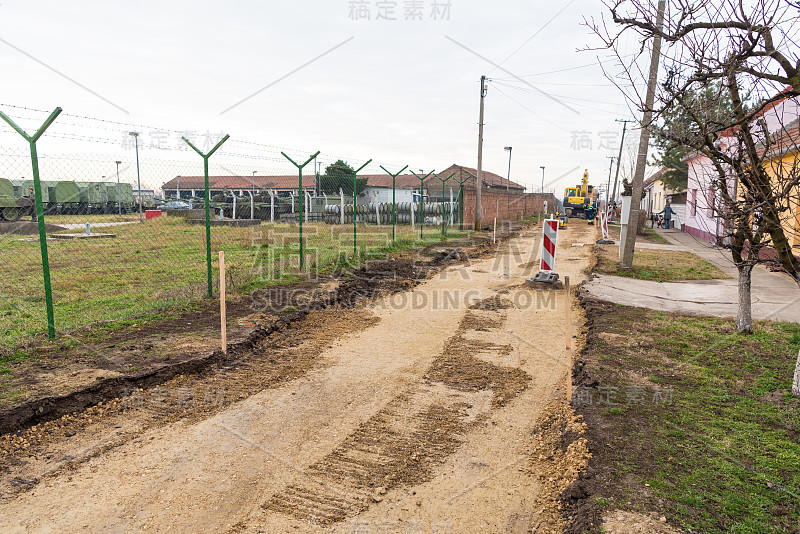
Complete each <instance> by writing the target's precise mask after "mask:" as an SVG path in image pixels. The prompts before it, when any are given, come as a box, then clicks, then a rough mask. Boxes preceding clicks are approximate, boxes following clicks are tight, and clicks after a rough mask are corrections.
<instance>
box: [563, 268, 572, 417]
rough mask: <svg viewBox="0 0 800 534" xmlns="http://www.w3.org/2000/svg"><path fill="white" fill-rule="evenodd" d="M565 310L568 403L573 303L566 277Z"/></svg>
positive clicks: (570, 375)
mask: <svg viewBox="0 0 800 534" xmlns="http://www.w3.org/2000/svg"><path fill="white" fill-rule="evenodd" d="M564 310H565V311H566V318H567V402H568V403H569V402H572V302H571V301H570V298H569V276H565V277H564Z"/></svg>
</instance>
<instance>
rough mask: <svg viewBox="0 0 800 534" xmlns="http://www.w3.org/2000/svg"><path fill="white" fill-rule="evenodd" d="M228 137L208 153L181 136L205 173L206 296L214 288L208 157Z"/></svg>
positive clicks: (223, 139) (227, 137) (212, 294)
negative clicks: (212, 282)
mask: <svg viewBox="0 0 800 534" xmlns="http://www.w3.org/2000/svg"><path fill="white" fill-rule="evenodd" d="M229 138H230V135H226V136H225V137H223V138H222V140H221V141H220V142H219V143H217V146H215V147H214V148H212V149H211V152H209V153H208V154H203V153H202V152H200V150H199V149H198V148H197V147H196V146H194V145H193V144H192V142H191V141H189V140H188V139H186V138H185V137H181V139H183V140H184V141H185V142H186V144H187V145H189V146H190V147H192V148H193V149H194V151H195V152H197V153H198V154H200V156H201V157H202V158H203V172H204V173H205V187H206V192H205V197H206V199H205V200H206V267H207V271H208V296H209V297H213V296H214V289H213V287H212V285H211V193H210V191H209V188H208V158H210V157H211V154H213V153H214V152H216V151H217V149H218V148H219V147H221V146H222V143H224V142H225V141H227V140H228V139H229Z"/></svg>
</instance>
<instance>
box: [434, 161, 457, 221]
mask: <svg viewBox="0 0 800 534" xmlns="http://www.w3.org/2000/svg"><path fill="white" fill-rule="evenodd" d="M455 175H456V173H453V174H451V175H450V176H448V177H447V178H445V179H444V180H442V177H441V176H439V175H438V174H437V175H435V176H436V177H437V178H438V179H439V181H440V182H442V206H444V183H445V182H446V181H447V180H449V179H450V178H452V177H453V176H455ZM442 211H444V210H442ZM444 228H445V225H444V213H442V235H446V232H445V229H444Z"/></svg>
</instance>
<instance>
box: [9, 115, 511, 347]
mask: <svg viewBox="0 0 800 534" xmlns="http://www.w3.org/2000/svg"><path fill="white" fill-rule="evenodd" d="M0 109H2V110H3V111H4V112H5V113H6V114H7V115H8V116H9V117H10V118H12V119H13V120H14V121H15V122H16V123H17V124H18V125H19V126H20V127H22V128H23V129H25V130H26V131H28V132H32V131H36V129H37V128H39V127H40V126H41V124H42V122H43V121H44V120H45V119H46V118H47V117H48V116H49V114H50V112H48V111H44V110H36V109H31V108H23V107H17V106H10V105H0ZM134 132H135V133H137V134H138V135H132V133H134ZM223 136H224V132H211V131H205V132H199V131H186V130H170V129H165V128H156V127H150V126H146V125H141V124H126V123H121V122H115V121H108V120H102V119H96V118H91V117H83V116H78V115H71V114H69V113H67V112H64V113H62V114H61V115H60V116H59V117H58V119H57V120H56V121H55V122H54V123H53V124H52V125H51V126H50V127H49V129H48V130H47V132H46V133H45V134H44V136H43V137H42V138H41V139H39V141H38V143H37V147H38V162H39V169H40V176H41V196H42V202H43V206H44V217H43V218H44V222H45V227H46V232H47V248H48V251H49V267H50V273H51V280H52V296H53V302H54V311H55V317H54V324H55V327H56V330H57V331H58V332H60V333H65V332H70V331H73V330H75V329H77V328H81V327H85V326H87V325H91V324H95V323H98V322H103V321H105V322H114V323H125V322H127V323H128V324H130V323H135V322H136V321H139V320H143V316H147V317H159V316H164V315H166V314H169V313H171V312H172V311H173V310H175V309H179V308H181V307H185V306H188V305H190V304H191V303H192V302H193V301H195V300H197V299H199V298H202V297H204V296H205V295H206V290H207V280H206V266H207V255H206V247H205V239H206V226H205V222H206V221H205V211H204V196H205V186H204V181H205V180H204V169H203V158H202V157H200V156H198V154H197V153H196V152H195V151H193V150H192V149H191V148H190V147H189V146H188V145H187V144H186V143H185V142H184V141H183V140H182V138H183V137H186V138H187V139H189V140H190V141H191V142H192V143H193V144H194V145H195V146H196V147H197V148H198V149H199V150H201V151H203V152H204V153H207V151H209V150H211V149H212V148H213V147H214V146H215V145H216V144H217V143H218V142H219V141H220V140H221V139H222V138H223ZM281 152H285V153H286V154H287V155H288V156H290V157H292V159H294V160H295V161H305V160H306V159H307V158H308V157H309V156H310V155H312V154H314V153H315V152H316V150H312V149H309V150H296V149H287V148H285V147H278V146H270V145H265V144H260V143H255V142H248V141H246V140H241V139H236V138H235V137H232V138H231V139H230V140H228V141H227V142H226V143H225V144H223V145H222V147H221V148H220V149H219V150H218V151H217V152H216V153H215V154H214V155H213V156H212V157H211V158H210V160H209V176H210V177H211V180H210V184H211V185H210V188H209V200H210V214H211V217H210V224H211V231H210V236H211V250H212V253H211V261H212V262H213V269H212V272H213V273H214V274H213V286H214V290H216V289H215V288H216V287H218V283H219V280H218V275H217V272H218V271H217V266H216V264H217V261H216V257H217V254H218V252H219V251H220V250H222V251H224V252H225V258H226V264H227V286H228V289H229V291H233V292H234V293H246V292H249V291H251V290H253V289H255V288H257V287H263V286H266V285H270V284H275V283H279V282H281V281H287V280H289V281H291V280H297V279H298V278H299V277H300V276H301V275H302V276H303V277H308V276H311V277H314V276H318V275H320V274H325V273H329V272H331V271H334V270H336V269H342V268H351V267H353V266H355V265H357V264H358V263H360V262H363V261H364V260H366V259H369V258H371V257H377V256H380V255H383V254H385V253H386V252H388V251H392V250H398V249H401V248H404V247H410V246H414V245H417V244H419V243H420V242H433V241H438V240H441V239H442V234H443V233H445V232H446V233H448V234H450V235H451V236H452V235H456V234H455V232H457V231H458V227H459V226H460V220H459V218H460V216H461V213H463V211H462V210H461V209H459V208H460V207H461V208H470V209H471V207H470V206H469V205H468V202H469V200H468V201H467V203H464V202H463V199H461V198H460V193H459V184H458V183H457V182H456V181H455V180H451V181H450V182H448V183H446V184H445V186H444V188H443V187H442V182H441V181H440V179H439V178H437V177H436V176H435V175H432V176H431V178H430V182H426V183H425V184H424V188H423V189H422V191H423V195H424V213H423V212H421V209H420V200H422V199H421V198H420V187H419V182H416V187H414V180H413V176H411V175H401V176H399V177H398V182H399V183H398V186H397V188H396V192H395V194H396V198H395V207H396V209H395V210H394V214H393V212H392V196H391V191H392V190H391V176H389V175H388V174H387V173H386V172H385V170H384V169H383V168H382V167H381V166H380V165H379V163H378V162H372V163H370V164H369V165H367V166H366V167H365V168H364V169H362V170H361V171H360V172H359V179H369V177H371V176H373V177H374V176H378V177H381V179H384V178H386V179H388V182H386V183H383V182H381V185H382V187H381V188H376V189H374V190H372V191H365V192H363V194H361V195H360V196H359V199H358V201H357V204H356V205H355V206H354V204H353V196H352V195H353V186H352V185H349V189H348V187H347V186H348V183H347V181H345V182H344V183H343V185H344V187H339V191H338V192H337V191H335V189H334V190H330V188H328V189H327V190H326V189H325V188H324V187H322V186H323V184H322V182H323V180H322V178H321V177H322V175H324V174H326V169H327V168H328V167H329V166H330V165H332V164H335V163H336V162H337V161H339V160H342V161H345V162H349V163H350V164H351V165H352V166H353V168H357V166H358V165H360V164H361V162H363V161H367V160H368V158H365V157H352V156H348V155H342V154H333V153H330V154H328V153H324V152H323V153H320V154H319V155H318V156H317V158H316V161H314V162H313V164H309V165H308V166H307V167H306V168H305V169H304V171H303V183H302V185H303V193H302V194H299V193H298V190H299V189H298V187H299V176H298V170H297V168H296V167H295V166H293V165H292V163H290V162H289V161H288V160H287V159H286V158H285V157H283V156H282V155H281ZM380 163H382V164H383V166H384V167H386V168H387V169H389V170H391V171H393V172H397V171H400V170H401V169H402V168H403V165H395V164H387V163H386V162H380ZM444 177H446V175H445V176H443V177H442V178H444ZM329 185H330V184H328V187H329ZM340 185H342V184H340ZM0 187H2V188H4V189H3V190H2V191H0V201H3V202H5V204H4V205H2V206H0V216H2V219H3V220H2V221H0V250H1V251H2V252H0V332H2V334H3V335H2V341H0V350H2V351H8V350H10V349H11V348H13V347H15V346H18V345H19V344H20V343H28V342H32V341H34V340H36V339H41V338H42V336H44V334H43V332H45V331H46V328H47V318H46V312H45V292H44V289H43V283H42V278H43V275H42V272H43V265H42V254H41V252H40V242H39V235H38V228H37V222H36V221H35V210H30V209H27V208H25V207H24V206H23V207H22V208H20V207H19V203H20V200H19V199H21V198H22V199H24V198H27V199H29V200H30V199H33V196H34V195H33V176H32V166H31V154H30V151H29V146H28V145H27V143H26V141H25V140H24V139H23V138H22V137H21V136H20V135H19V134H18V133H17V132H15V131H14V130H13V129H12V128H11V127H9V126H7V125H6V124H5V123H0ZM357 187H363V186H357ZM5 189H8V191H5ZM370 195H372V196H370ZM492 199H494V197H492ZM300 202H303V207H304V214H303V221H302V222H303V224H304V241H305V243H304V245H305V251H304V252H305V255H304V258H305V266H304V269H303V272H302V273H301V272H300V265H299V236H298V224H299V223H300V220H299V208H300ZM492 202H494V200H492ZM497 204H498V206H500V205H501V204H505V205H507V206H512V205H513V206H514V208H507V210H506V216H507V217H508V218H518V217H517V213H516V212H517V211H518V210H519V216H523V211H524V206H523V207H520V201H519V199H516V198H515V199H514V201H513V203H512V202H507V201H504V202H502V203H500V202H498V203H497ZM512 212H513V213H512ZM354 219H355V223H356V225H355V226H356V228H355V232H354V225H353V222H354ZM393 220H396V222H397V226H396V233H395V235H394V241H393V233H392V221H393ZM420 224H422V226H423V228H422V232H420ZM354 244H355V245H356V246H355V247H354ZM354 249H355V251H356V252H355V255H354V253H353V251H354ZM145 318H146V317H145Z"/></svg>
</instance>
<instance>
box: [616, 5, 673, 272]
mask: <svg viewBox="0 0 800 534" xmlns="http://www.w3.org/2000/svg"><path fill="white" fill-rule="evenodd" d="M665 2H666V0H659V2H658V18H657V19H656V28H658V29H659V30H660V29H661V27H662V25H663V24H664V4H665ZM660 56H661V35H660V34H657V35H656V36H655V38H654V39H653V56H652V57H651V58H650V79H649V80H648V81H647V95H646V96H645V110H644V116H643V117H642V131H641V136H640V137H639V153H638V157H637V159H636V174H634V175H633V190H632V191H631V209H630V214H629V215H628V231H627V232H626V233H625V241H624V247H625V248H624V250H623V252H622V268H623V269H630V268H632V267H633V250H634V248H636V231H637V230H638V228H639V211H640V209H639V208H640V204H641V202H642V188H643V182H644V169H645V166H646V165H647V149H648V148H649V146H650V122H651V121H652V120H653V102H654V101H655V98H656V82H657V81H658V80H657V79H658V63H659V59H660ZM622 245H623V244H620V246H622Z"/></svg>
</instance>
